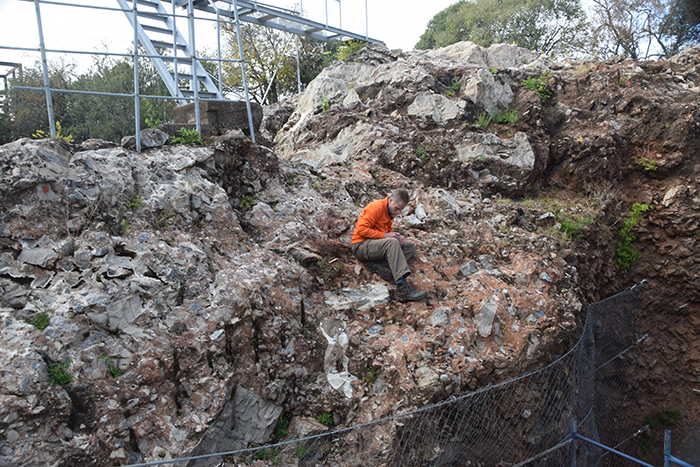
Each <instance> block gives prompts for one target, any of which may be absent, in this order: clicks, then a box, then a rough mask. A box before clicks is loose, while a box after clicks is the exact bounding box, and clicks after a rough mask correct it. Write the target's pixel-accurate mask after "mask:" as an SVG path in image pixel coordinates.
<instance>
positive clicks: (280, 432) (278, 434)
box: [274, 412, 292, 439]
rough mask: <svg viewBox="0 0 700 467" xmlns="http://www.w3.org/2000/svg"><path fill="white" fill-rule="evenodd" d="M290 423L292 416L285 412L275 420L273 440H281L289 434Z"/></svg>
mask: <svg viewBox="0 0 700 467" xmlns="http://www.w3.org/2000/svg"><path fill="white" fill-rule="evenodd" d="M291 421H292V414H291V413H289V412H286V413H284V414H282V416H281V417H280V418H279V420H277V425H275V432H274V435H275V438H277V439H282V438H284V437H285V436H287V435H288V434H289V424H290V423H291Z"/></svg>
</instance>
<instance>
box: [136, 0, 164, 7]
mask: <svg viewBox="0 0 700 467" xmlns="http://www.w3.org/2000/svg"><path fill="white" fill-rule="evenodd" d="M136 3H138V4H139V5H147V6H150V7H154V8H156V7H158V5H159V4H160V3H159V2H156V1H153V0H136Z"/></svg>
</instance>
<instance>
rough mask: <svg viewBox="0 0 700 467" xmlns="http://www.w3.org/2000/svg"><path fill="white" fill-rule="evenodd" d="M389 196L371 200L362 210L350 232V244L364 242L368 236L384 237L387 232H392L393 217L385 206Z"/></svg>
mask: <svg viewBox="0 0 700 467" xmlns="http://www.w3.org/2000/svg"><path fill="white" fill-rule="evenodd" d="M388 203H389V197H388V196H387V197H386V198H384V199H378V200H376V201H372V202H371V203H369V204H368V205H367V206H365V208H364V209H363V210H362V214H360V218H359V219H357V225H355V230H354V231H353V232H352V244H353V245H354V244H355V243H360V242H364V241H365V240H367V239H370V238H378V239H381V238H384V234H385V233H387V232H393V231H394V228H393V227H392V225H393V223H394V219H393V218H392V217H390V216H389V209H388V207H387V205H388Z"/></svg>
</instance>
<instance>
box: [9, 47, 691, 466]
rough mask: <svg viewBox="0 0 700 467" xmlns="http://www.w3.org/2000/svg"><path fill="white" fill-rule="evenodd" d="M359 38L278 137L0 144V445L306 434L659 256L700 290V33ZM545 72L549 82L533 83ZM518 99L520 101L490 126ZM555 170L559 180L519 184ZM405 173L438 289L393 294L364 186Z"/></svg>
mask: <svg viewBox="0 0 700 467" xmlns="http://www.w3.org/2000/svg"><path fill="white" fill-rule="evenodd" d="M356 60H357V61H350V62H343V63H335V64H333V65H332V66H331V67H329V68H328V69H326V70H324V72H323V73H321V75H319V77H318V78H317V79H316V80H314V81H313V82H312V83H311V84H310V85H309V86H308V88H307V89H306V91H305V92H304V93H302V94H301V95H300V96H298V97H296V98H295V99H293V100H291V101H290V102H289V103H287V104H282V105H279V106H278V107H277V109H266V112H265V118H264V120H263V123H262V125H261V128H262V131H263V133H264V135H263V136H264V138H263V139H273V138H276V145H275V146H274V148H272V149H270V148H267V147H264V146H260V145H254V144H252V143H251V141H250V140H249V139H248V138H247V137H246V136H245V135H244V134H243V133H242V132H240V131H232V132H229V133H227V134H225V135H223V136H219V137H216V138H213V139H212V140H210V141H208V142H207V144H206V145H205V146H204V147H188V146H181V145H178V146H165V147H162V148H154V149H149V150H145V151H143V152H142V153H140V154H139V153H135V152H133V151H131V150H129V149H126V148H122V147H115V146H114V145H113V144H110V143H107V142H99V141H94V140H91V141H88V142H86V143H84V144H83V145H82V146H74V145H68V144H65V143H64V142H62V141H61V140H40V141H34V140H28V139H23V140H20V141H17V142H14V143H11V144H8V145H5V146H2V147H0V206H2V224H0V316H1V317H2V321H1V322H2V326H1V327H0V342H2V344H1V345H0V365H1V368H2V373H1V374H0V379H1V381H2V385H0V429H2V431H3V432H4V433H5V435H4V438H2V439H0V460H1V462H4V463H5V465H59V466H68V465H71V466H75V465H91V466H94V465H112V464H114V463H127V462H128V463H135V462H139V461H153V460H158V459H171V458H177V457H181V456H184V455H187V454H201V453H205V452H208V451H210V450H212V449H224V450H225V449H237V448H238V447H242V446H246V445H248V444H250V443H264V442H265V441H266V440H267V439H269V437H270V433H271V431H272V429H273V428H274V425H275V423H276V421H277V419H278V418H279V417H280V415H281V414H283V413H286V414H289V415H293V416H294V417H295V418H294V419H293V422H292V426H294V427H297V428H295V430H292V431H293V432H296V433H308V432H310V431H314V430H319V429H322V428H321V427H319V426H318V425H315V426H312V425H314V424H313V423H310V422H309V418H314V417H315V416H316V415H319V414H322V413H324V412H328V413H330V414H332V416H333V418H334V419H335V421H336V423H339V424H342V425H346V424H353V423H356V422H357V421H358V420H361V421H366V420H372V419H376V418H379V417H383V416H386V415H390V414H393V413H396V412H397V411H401V410H407V409H409V408H411V407H416V406H421V405H424V404H426V403H429V402H431V401H437V400H441V399H443V398H445V397H447V396H448V395H450V394H453V393H457V392H461V391H465V390H473V389H476V388H478V387H482V386H484V385H486V384H489V383H492V382H496V381H500V380H503V379H505V378H508V377H510V376H515V375H518V374H522V373H523V372H525V371H527V370H530V369H534V368H537V367H540V366H542V365H544V364H546V363H548V362H549V361H551V360H552V359H554V358H555V357H557V356H559V355H561V353H562V352H564V351H565V350H566V349H567V348H568V347H569V346H570V345H571V344H572V343H573V342H575V341H576V338H577V334H576V329H577V325H579V324H580V321H581V319H582V317H583V311H584V307H583V303H585V302H586V301H591V300H595V299H599V298H602V296H604V294H606V293H610V292H613V291H616V290H619V289H620V287H623V286H624V285H626V284H628V283H632V282H633V281H635V280H636V279H638V278H640V277H641V276H649V277H650V278H651V279H652V280H655V281H657V282H659V283H662V284H664V285H670V286H680V285H687V284H690V287H695V285H698V284H697V277H698V275H697V267H698V266H697V264H698V261H697V258H698V250H697V242H696V239H695V237H697V231H698V229H700V226H698V225H697V222H698V217H697V213H696V212H697V209H696V204H697V185H698V182H700V180H699V179H698V175H697V174H698V171H699V170H700V166H698V165H697V164H696V163H695V162H693V161H694V159H693V155H694V154H695V153H696V152H697V150H698V148H699V145H700V142H699V141H698V128H700V110H698V94H697V90H698V89H700V77H699V76H698V67H699V66H700V65H698V63H699V62H698V59H697V51H694V49H689V50H688V51H687V52H685V54H684V55H682V56H680V57H677V58H676V59H674V60H673V61H671V62H657V63H650V62H647V63H636V62H631V61H625V60H619V61H617V60H615V61H610V62H607V63H577V64H554V63H552V62H551V61H549V60H548V59H546V58H544V57H538V56H536V55H535V54H533V53H531V52H529V51H525V50H522V49H519V48H517V47H513V46H507V45H499V46H493V47H491V48H489V49H483V48H480V47H477V46H475V45H473V44H469V43H464V44H455V45H453V46H450V47H449V48H445V49H440V50H435V51H429V52H416V53H406V54H404V53H400V52H395V51H387V50H385V49H381V48H377V47H376V46H374V47H371V48H367V49H364V50H363V51H361V52H360V53H359V54H358V56H357V57H356ZM359 60H363V61H362V62H360V61H359ZM546 71H552V72H553V74H552V80H553V81H552V82H551V84H550V88H551V90H552V91H553V96H552V97H551V98H550V99H547V100H545V101H543V100H542V98H541V96H539V95H538V94H536V93H534V92H533V91H530V90H528V89H526V88H525V87H523V86H522V85H521V83H522V81H524V80H525V79H528V78H539V77H541V76H542V74H543V73H544V72H546ZM292 108H293V109H294V110H293V111H292ZM506 108H507V109H508V111H511V110H516V111H518V112H519V118H518V120H517V122H515V123H511V124H492V125H491V126H490V127H488V128H482V127H481V126H478V125H475V124H474V122H475V121H476V120H477V118H478V117H479V115H487V114H490V115H494V114H496V113H497V112H498V111H506V110H507V109H506ZM484 112H485V113H484ZM278 130H279V132H278ZM265 132H267V133H265ZM641 159H645V160H646V161H647V163H649V164H651V162H650V161H654V162H655V164H656V166H657V169H656V170H645V166H644V165H643V164H641V163H638V161H639V160H641ZM537 185H539V186H540V187H550V188H552V189H557V196H556V197H555V196H554V195H551V196H550V195H549V194H547V195H542V196H541V197H540V198H537V196H532V197H531V198H530V199H529V200H526V201H522V202H516V201H513V200H512V199H510V198H515V197H519V196H522V195H524V194H525V193H526V192H528V191H529V192H530V193H532V192H534V191H536V186H537ZM395 187H403V188H406V189H408V190H409V192H410V193H411V202H410V203H409V206H408V209H407V210H406V211H407V212H406V213H405V214H404V216H403V217H401V218H399V219H398V220H397V223H396V225H397V228H399V229H401V230H402V231H403V232H404V234H405V235H407V236H408V237H410V238H412V239H414V240H415V241H416V242H417V243H418V245H419V252H418V254H417V255H416V257H415V259H413V260H412V261H411V263H410V264H409V266H410V267H411V268H412V270H413V275H412V277H411V279H412V281H414V284H415V285H416V286H417V287H418V288H420V289H423V290H426V291H428V299H427V300H426V301H424V302H419V303H408V304H401V303H398V302H397V301H395V300H394V296H395V291H394V287H393V284H391V283H386V282H384V281H382V280H381V279H380V278H378V277H377V276H374V275H372V274H371V273H370V272H369V271H368V270H367V269H365V268H364V267H363V266H362V265H361V264H360V263H359V262H357V261H356V260H355V259H354V258H353V257H352V254H351V252H350V249H349V241H350V236H351V233H352V228H353V226H354V223H355V220H356V218H357V215H358V214H359V212H360V210H361V209H362V207H363V206H364V205H365V204H366V203H367V202H369V201H371V200H372V199H376V198H379V197H383V196H386V194H387V193H388V192H389V191H391V190H392V189H393V188H395ZM635 201H636V202H647V203H650V204H652V205H653V206H654V210H653V211H652V212H651V214H649V215H648V216H647V217H648V219H647V220H646V221H645V222H643V223H642V224H640V226H639V230H637V231H636V232H637V233H638V237H639V242H640V243H639V246H640V248H641V249H642V252H643V253H644V255H645V259H644V260H642V261H641V262H640V263H639V265H638V266H637V267H636V268H633V269H632V270H626V271H622V272H621V271H620V270H619V269H618V268H617V266H616V264H615V260H614V248H615V235H616V232H617V226H618V225H619V222H620V219H621V217H622V216H624V214H625V213H626V212H627V211H628V210H629V205H630V204H631V203H632V202H635ZM696 290H697V288H696ZM692 306H694V305H691V307H692ZM693 310H695V308H693ZM41 313H46V314H47V316H48V318H49V323H48V326H47V327H46V328H45V329H43V330H41V329H40V328H39V327H37V325H35V324H30V322H32V321H33V322H34V323H37V321H35V320H36V319H37V318H38V317H39V315H40V314H41ZM688 341H689V344H688V345H689V346H690V347H692V346H693V345H695V344H692V339H690V337H689V339H688ZM696 341H697V340H696ZM658 345H662V344H658ZM692 348H693V349H695V348H694V347H692ZM693 355H695V350H692V351H690V352H688V359H689V360H688V362H690V361H691V360H692V358H694V357H692V356H693ZM689 364H690V363H689ZM368 368H372V383H373V384H369V383H368V379H369V378H368ZM683 368H685V367H683ZM688 368H690V367H688ZM659 371H661V369H659ZM681 371H683V372H684V373H683V374H684V376H685V377H687V378H688V380H691V379H692V378H693V377H697V375H695V376H693V371H694V370H692V368H690V369H684V370H681ZM60 372H62V373H63V375H70V376H72V377H73V379H72V381H69V382H67V381H65V380H63V381H58V380H57V374H58V375H59V376H60ZM52 383H53V384H52ZM56 383H58V384H56ZM687 410H689V411H694V412H691V415H692V414H696V415H697V412H698V411H700V407H697V406H696V405H692V404H690V405H688V409H687ZM339 465H341V464H339Z"/></svg>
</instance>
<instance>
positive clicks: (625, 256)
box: [615, 203, 654, 269]
mask: <svg viewBox="0 0 700 467" xmlns="http://www.w3.org/2000/svg"><path fill="white" fill-rule="evenodd" d="M651 209H654V208H653V206H649V205H648V204H640V203H634V205H632V210H631V211H630V214H629V216H628V217H627V219H626V220H625V222H624V223H623V224H622V228H621V229H620V235H619V237H618V240H617V248H616V249H615V260H616V261H617V265H618V266H619V267H620V269H625V268H628V267H630V266H634V265H635V264H636V262H637V260H639V259H641V258H642V257H643V256H642V254H641V253H639V252H638V251H637V248H635V246H634V245H632V242H633V241H634V240H636V238H637V237H635V236H634V235H632V229H633V228H634V226H636V225H637V224H638V223H639V222H641V221H643V220H644V218H643V217H642V213H644V212H647V211H649V210H651Z"/></svg>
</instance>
